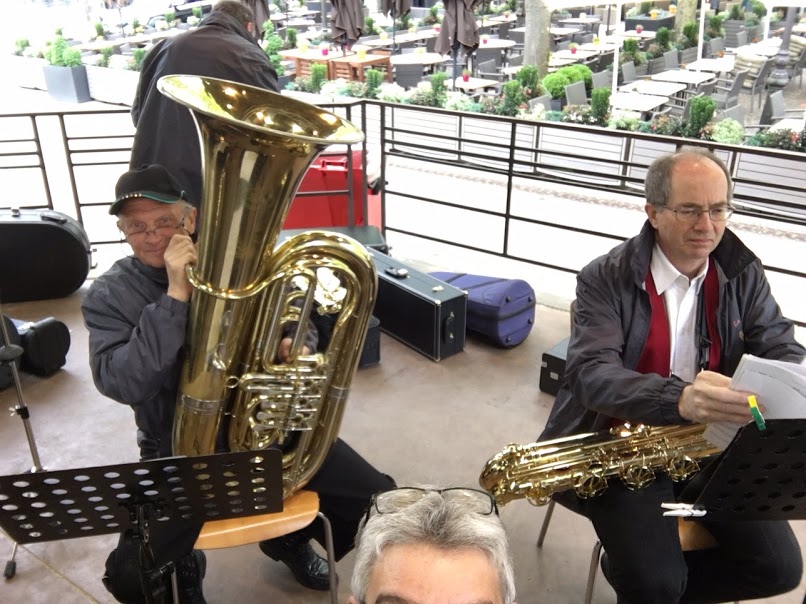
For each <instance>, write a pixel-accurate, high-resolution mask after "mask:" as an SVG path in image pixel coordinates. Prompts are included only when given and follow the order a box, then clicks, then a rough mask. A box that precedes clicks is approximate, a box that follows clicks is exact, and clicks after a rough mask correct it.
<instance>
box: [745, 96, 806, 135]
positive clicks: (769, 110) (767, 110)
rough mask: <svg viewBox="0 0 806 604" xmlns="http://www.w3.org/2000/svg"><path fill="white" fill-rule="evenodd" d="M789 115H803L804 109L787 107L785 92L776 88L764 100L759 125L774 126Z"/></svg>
mask: <svg viewBox="0 0 806 604" xmlns="http://www.w3.org/2000/svg"><path fill="white" fill-rule="evenodd" d="M787 117H803V109H787V108H786V104H785V102H784V92H783V91H782V90H776V91H775V92H771V93H770V94H768V95H767V100H765V101H764V107H762V109H761V117H759V120H758V121H759V123H758V125H759V126H772V125H773V124H775V123H776V122H778V121H780V120H782V119H784V118H787ZM751 127H752V126H751Z"/></svg>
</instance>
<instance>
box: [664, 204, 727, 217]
mask: <svg viewBox="0 0 806 604" xmlns="http://www.w3.org/2000/svg"><path fill="white" fill-rule="evenodd" d="M656 205H657V207H659V208H663V209H664V210H669V211H670V212H674V216H675V218H676V219H677V220H679V221H680V222H699V221H700V218H702V215H703V214H706V213H707V214H708V217H709V218H710V219H711V222H725V221H726V220H727V219H728V218H730V217H731V216H732V215H733V211H734V210H735V209H736V208H734V207H733V206H732V205H730V204H725V205H721V206H715V207H713V208H708V209H707V210H703V209H702V208H670V207H669V206H667V205H666V204H663V203H659V204H656Z"/></svg>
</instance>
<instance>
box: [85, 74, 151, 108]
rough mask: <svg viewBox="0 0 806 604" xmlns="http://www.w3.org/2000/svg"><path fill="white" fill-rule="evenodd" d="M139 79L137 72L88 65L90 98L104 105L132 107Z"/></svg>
mask: <svg viewBox="0 0 806 604" xmlns="http://www.w3.org/2000/svg"><path fill="white" fill-rule="evenodd" d="M139 77H140V73H139V72H137V71H130V70H128V69H111V68H109V67H98V66H97V65H87V82H88V83H89V87H90V96H91V97H92V98H93V99H95V100H96V101H102V102H104V103H113V104H116V105H129V106H131V104H132V102H133V101H134V95H135V93H136V92H137V82H138V80H139Z"/></svg>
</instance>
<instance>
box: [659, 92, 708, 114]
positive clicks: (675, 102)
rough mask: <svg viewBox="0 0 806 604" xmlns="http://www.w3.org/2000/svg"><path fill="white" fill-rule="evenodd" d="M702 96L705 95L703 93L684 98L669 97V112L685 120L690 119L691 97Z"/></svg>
mask: <svg viewBox="0 0 806 604" xmlns="http://www.w3.org/2000/svg"><path fill="white" fill-rule="evenodd" d="M701 96H703V94H702V93H698V94H693V95H691V96H689V97H688V98H684V99H681V98H678V97H672V98H670V99H669V102H668V103H667V104H666V106H667V107H669V113H670V114H671V115H676V116H677V117H679V118H681V119H682V120H683V121H685V120H686V119H688V114H689V111H690V110H691V99H696V98H700V97H701Z"/></svg>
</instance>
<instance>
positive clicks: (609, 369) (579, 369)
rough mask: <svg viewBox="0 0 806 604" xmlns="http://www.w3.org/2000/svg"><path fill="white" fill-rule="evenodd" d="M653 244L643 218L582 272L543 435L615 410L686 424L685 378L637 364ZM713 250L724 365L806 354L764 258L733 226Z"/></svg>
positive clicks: (602, 418) (598, 421) (727, 371)
mask: <svg viewBox="0 0 806 604" xmlns="http://www.w3.org/2000/svg"><path fill="white" fill-rule="evenodd" d="M654 244H655V229H653V228H652V226H651V225H650V224H649V222H647V223H646V224H644V228H643V229H642V230H641V233H640V234H639V235H638V236H636V237H633V238H632V239H628V240H627V241H625V242H624V243H622V244H621V245H619V246H617V247H615V248H613V249H612V250H611V251H610V252H609V253H608V254H606V255H604V256H601V257H600V258H597V259H596V260H594V261H593V262H591V263H590V264H588V265H587V266H586V267H585V268H583V269H582V271H581V272H580V273H579V276H578V278H577V293H576V296H577V297H576V305H575V310H574V319H573V328H572V330H571V341H570V344H569V348H568V362H567V366H566V372H565V384H564V385H563V387H562V388H561V390H560V392H559V393H558V394H557V398H556V400H555V402H554V407H553V408H552V410H551V414H550V415H549V419H548V422H547V424H546V428H545V430H544V431H543V433H542V434H541V435H540V437H539V438H538V440H546V439H551V438H557V437H560V436H566V435H569V434H581V433H585V432H591V431H598V430H603V429H605V428H607V427H609V425H610V422H611V418H613V417H620V418H629V419H630V420H631V421H633V422H642V423H646V424H650V425H668V424H682V423H685V420H684V419H683V418H682V417H680V413H679V412H678V407H677V401H678V399H679V398H680V394H681V392H682V391H683V388H685V386H686V385H687V383H686V382H683V381H682V380H681V379H680V378H678V377H676V376H672V377H669V378H664V377H661V376H659V375H657V374H654V373H653V374H641V373H637V372H636V371H635V370H634V369H635V367H636V366H637V364H638V361H639V359H640V357H641V352H642V350H643V348H644V343H645V342H646V339H647V335H648V334H649V322H650V315H651V309H650V302H649V295H648V294H647V292H646V291H645V290H644V288H643V283H644V280H645V278H646V275H647V272H648V271H649V262H650V259H651V257H652V248H653V246H654ZM711 259H712V260H713V261H714V262H715V263H716V268H717V275H718V278H719V306H718V308H717V324H718V330H719V337H720V340H721V345H722V356H721V359H720V366H719V372H720V373H722V374H724V375H728V376H730V375H732V374H733V372H734V371H735V370H736V366H737V365H738V363H739V360H740V359H741V357H742V355H743V354H745V353H748V354H752V355H755V356H758V357H764V358H768V359H782V360H787V361H795V362H797V361H800V360H801V359H802V358H803V357H804V356H806V349H804V347H803V346H801V345H800V344H799V343H798V342H796V341H795V338H794V328H793V325H792V322H791V321H789V320H788V319H785V318H784V317H783V316H781V309H780V308H779V307H778V304H777V303H776V301H775V298H773V296H772V293H771V292H770V286H769V283H768V282H767V278H766V277H765V275H764V268H763V267H762V265H761V261H760V260H759V259H758V258H757V257H756V256H755V254H753V252H751V251H750V250H749V249H748V248H747V247H746V246H745V245H744V244H743V243H742V242H741V241H740V240H739V238H738V237H736V235H735V234H734V233H732V232H731V231H730V230H729V229H725V234H724V236H723V238H722V241H721V242H720V243H719V245H718V246H717V248H716V249H715V250H714V252H713V253H712V255H711Z"/></svg>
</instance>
